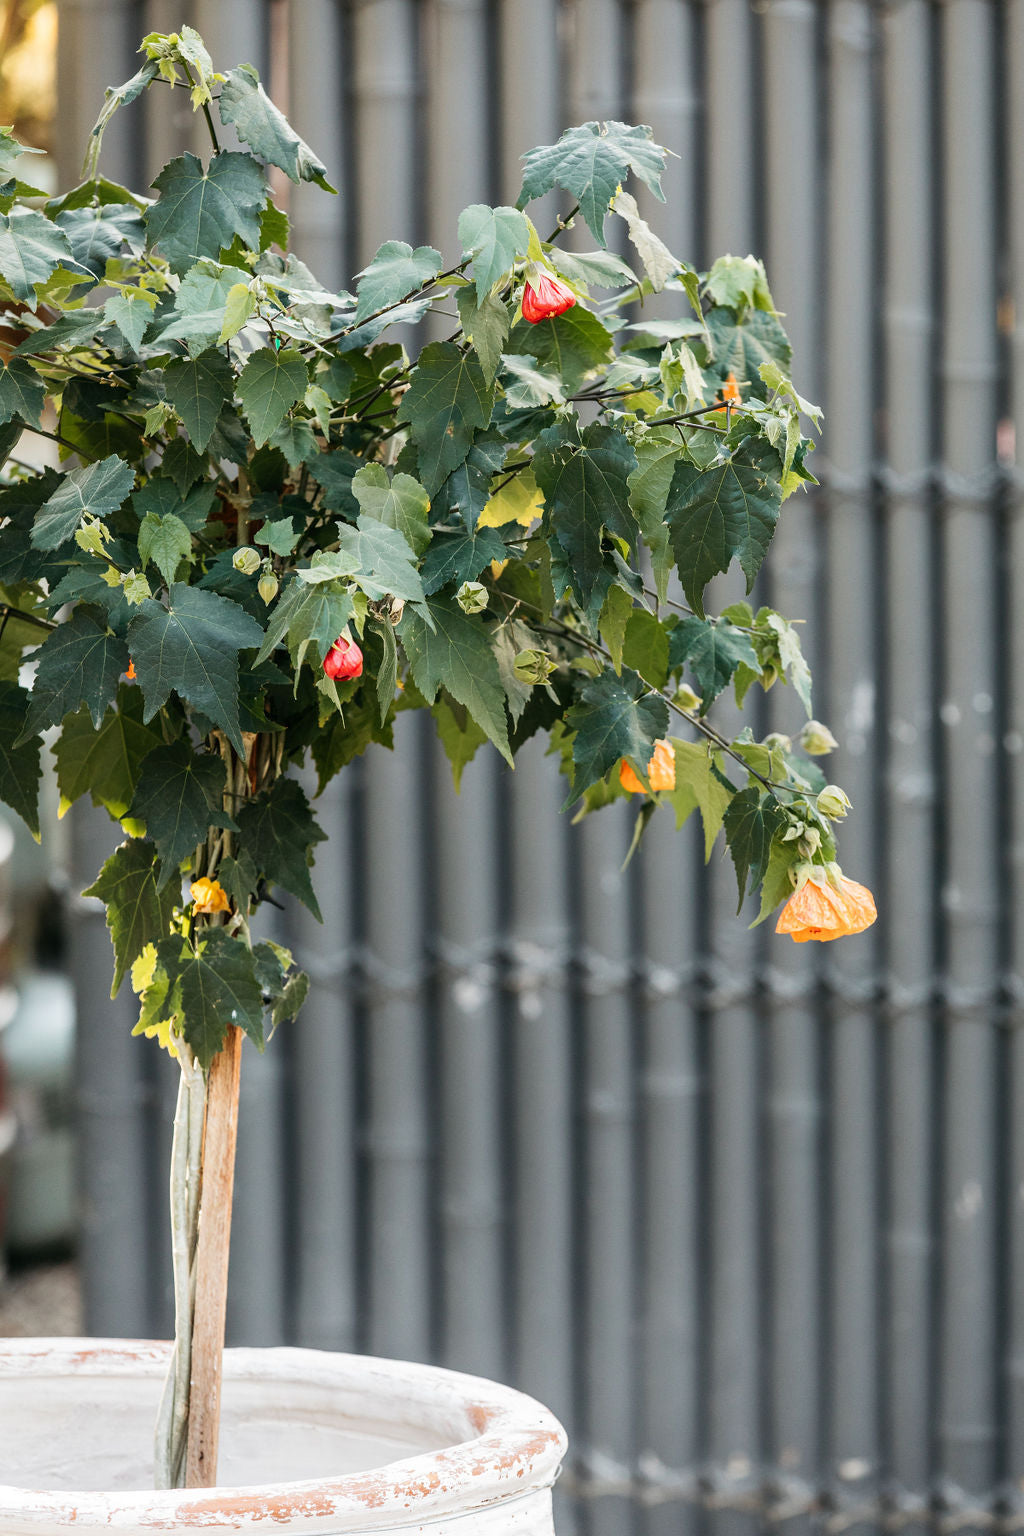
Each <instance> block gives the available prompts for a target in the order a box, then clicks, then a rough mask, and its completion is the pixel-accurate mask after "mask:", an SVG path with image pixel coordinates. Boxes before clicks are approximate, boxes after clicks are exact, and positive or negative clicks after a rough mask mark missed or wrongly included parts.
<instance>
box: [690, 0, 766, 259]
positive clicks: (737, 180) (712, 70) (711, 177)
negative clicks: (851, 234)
mask: <svg viewBox="0 0 1024 1536" xmlns="http://www.w3.org/2000/svg"><path fill="white" fill-rule="evenodd" d="M750 9H751V8H750V6H749V4H748V3H747V0H709V3H708V4H707V5H706V7H705V11H706V18H705V23H704V36H705V66H704V79H705V108H704V110H705V116H706V125H707V128H706V131H707V160H708V166H709V174H708V176H707V178H706V186H707V241H708V249H707V251H706V252H703V253H702V255H701V258H700V259H701V260H702V261H706V262H709V263H710V262H711V261H713V260H714V259H715V258H716V257H718V256H724V255H725V254H726V253H727V252H731V253H732V254H733V255H736V256H745V255H746V253H747V252H748V251H749V250H751V248H752V246H753V240H754V236H753V229H754V174H755V168H756V163H757V162H756V160H755V156H754V125H753V92H752V90H751V89H750V88H749V87H750V83H751V82H752V80H753V32H752V27H751V17H750Z"/></svg>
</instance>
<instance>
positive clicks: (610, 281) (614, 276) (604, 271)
mask: <svg viewBox="0 0 1024 1536" xmlns="http://www.w3.org/2000/svg"><path fill="white" fill-rule="evenodd" d="M547 258H548V260H549V261H550V263H551V265H552V266H553V267H554V269H555V271H556V272H558V273H560V274H561V276H562V277H567V278H568V279H569V281H570V283H577V284H579V285H580V286H582V287H587V286H590V287H593V288H628V287H629V286H630V285H631V284H633V283H635V282H636V280H637V278H636V273H635V272H634V271H633V269H632V268H631V267H628V266H627V265H626V263H625V262H624V261H623V260H622V257H621V256H613V255H612V253H611V251H563V250H562V249H561V248H560V247H559V246H557V245H552V246H551V247H550V248H549V249H548V251H547Z"/></svg>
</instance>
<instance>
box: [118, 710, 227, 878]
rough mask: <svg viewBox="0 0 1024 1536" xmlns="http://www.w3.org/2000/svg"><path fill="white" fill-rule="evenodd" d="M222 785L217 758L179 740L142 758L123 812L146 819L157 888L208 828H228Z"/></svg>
mask: <svg viewBox="0 0 1024 1536" xmlns="http://www.w3.org/2000/svg"><path fill="white" fill-rule="evenodd" d="M224 784H225V772H224V763H223V760H222V759H221V758H220V757H218V756H216V754H215V753H213V752H194V751H193V749H192V746H191V744H190V743H189V742H188V741H187V740H184V739H182V740H178V741H172V742H171V743H169V745H167V746H163V745H161V746H158V747H155V748H154V749H153V751H152V752H150V753H149V754H148V756H147V757H146V758H145V760H144V761H143V763H142V766H141V769H140V771H139V779H138V784H137V786H136V790H135V795H134V797H133V799H132V803H131V808H130V812H129V814H130V815H132V816H134V817H137V818H138V819H139V820H140V821H144V822H145V823H146V835H147V837H149V838H150V839H151V840H152V841H153V842H154V843H155V844H156V848H157V853H158V854H159V857H160V884H161V886H163V885H164V884H166V882H167V881H168V880H170V878H171V876H172V875H176V874H177V872H178V866H179V864H180V863H181V862H182V860H183V859H185V858H188V856H189V855H190V854H191V853H193V852H194V850H195V849H196V847H197V846H198V845H199V844H200V843H205V841H206V837H207V833H208V832H209V830H210V828H211V827H228V828H230V827H233V826H234V823H233V822H232V820H231V818H230V817H229V816H227V815H225V813H224V800H223V797H224Z"/></svg>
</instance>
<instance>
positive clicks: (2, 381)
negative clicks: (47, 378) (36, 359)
mask: <svg viewBox="0 0 1024 1536" xmlns="http://www.w3.org/2000/svg"><path fill="white" fill-rule="evenodd" d="M45 400H46V385H45V384H44V383H43V380H42V379H41V378H40V377H39V375H38V373H36V371H35V369H34V368H33V367H32V365H31V363H26V362H23V361H22V359H21V358H20V357H12V358H11V360H10V362H9V363H8V364H7V365H6V367H5V366H4V365H3V364H2V363H0V422H5V421H10V420H11V419H12V417H15V416H16V417H18V419H19V420H20V421H24V422H27V423H28V424H29V425H30V426H33V427H38V426H39V424H40V422H41V420H42V415H43V405H44V403H45Z"/></svg>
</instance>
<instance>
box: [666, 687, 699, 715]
mask: <svg viewBox="0 0 1024 1536" xmlns="http://www.w3.org/2000/svg"><path fill="white" fill-rule="evenodd" d="M672 702H673V704H676V705H678V707H679V708H680V709H688V710H690V711H693V710H697V709H700V694H699V693H694V691H693V689H692V688H691V687H690V685H689V683H680V685H679V687H678V688H677V689H676V691H675V697H674V698H673V700H672Z"/></svg>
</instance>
